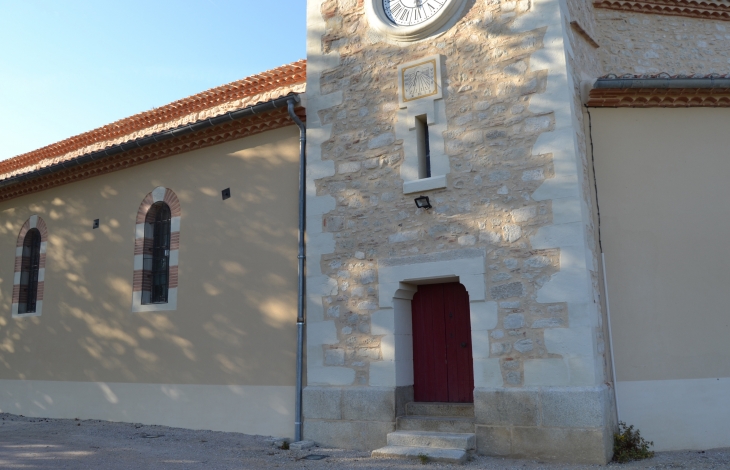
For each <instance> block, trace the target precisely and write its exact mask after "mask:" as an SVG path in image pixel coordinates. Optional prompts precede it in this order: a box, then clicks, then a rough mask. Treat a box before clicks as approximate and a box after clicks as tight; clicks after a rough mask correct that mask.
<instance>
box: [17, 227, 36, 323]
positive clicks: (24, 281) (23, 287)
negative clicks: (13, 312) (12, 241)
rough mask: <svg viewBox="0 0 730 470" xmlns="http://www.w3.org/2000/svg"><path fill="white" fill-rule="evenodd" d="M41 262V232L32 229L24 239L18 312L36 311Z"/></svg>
mask: <svg viewBox="0 0 730 470" xmlns="http://www.w3.org/2000/svg"><path fill="white" fill-rule="evenodd" d="M40 264H41V232H40V231H39V230H38V229H37V228H34V229H30V230H28V233H27V234H26V235H25V238H24V239H23V255H22V259H21V265H20V295H19V299H18V300H19V301H18V313H35V311H36V302H37V301H38V275H39V273H40Z"/></svg>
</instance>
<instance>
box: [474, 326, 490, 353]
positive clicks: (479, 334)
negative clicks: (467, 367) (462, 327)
mask: <svg viewBox="0 0 730 470" xmlns="http://www.w3.org/2000/svg"><path fill="white" fill-rule="evenodd" d="M471 351H472V353H471V354H472V357H473V358H474V359H477V358H478V359H486V358H488V357H489V332H488V331H486V330H481V331H473V330H472V332H471Z"/></svg>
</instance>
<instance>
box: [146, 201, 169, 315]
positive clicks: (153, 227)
mask: <svg viewBox="0 0 730 470" xmlns="http://www.w3.org/2000/svg"><path fill="white" fill-rule="evenodd" d="M170 222H171V216H170V207H169V206H168V205H167V204H165V203H164V202H158V203H155V204H153V205H152V207H150V210H149V212H147V217H146V219H145V223H146V229H145V236H146V237H149V238H147V239H146V240H145V243H144V246H145V250H144V263H143V265H144V270H145V272H144V275H145V276H144V277H145V278H146V279H149V281H148V282H149V285H148V286H146V287H147V288H148V289H149V292H150V296H149V303H153V304H159V303H167V291H168V284H169V282H168V280H169V277H170V233H171V230H170ZM143 290H144V287H143Z"/></svg>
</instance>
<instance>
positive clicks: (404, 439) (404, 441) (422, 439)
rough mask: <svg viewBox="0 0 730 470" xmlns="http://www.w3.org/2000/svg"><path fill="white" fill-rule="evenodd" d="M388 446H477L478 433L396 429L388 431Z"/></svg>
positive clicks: (452, 447) (467, 448)
mask: <svg viewBox="0 0 730 470" xmlns="http://www.w3.org/2000/svg"><path fill="white" fill-rule="evenodd" d="M387 442H388V446H397V447H400V446H403V447H429V448H436V449H462V450H471V449H475V448H476V434H473V433H471V434H470V433H454V432H426V431H395V432H391V433H388V441H387Z"/></svg>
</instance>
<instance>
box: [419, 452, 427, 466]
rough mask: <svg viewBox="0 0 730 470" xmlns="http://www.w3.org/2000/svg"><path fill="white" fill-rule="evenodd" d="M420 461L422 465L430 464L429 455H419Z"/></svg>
mask: <svg viewBox="0 0 730 470" xmlns="http://www.w3.org/2000/svg"><path fill="white" fill-rule="evenodd" d="M418 460H420V461H421V465H426V464H427V463H428V455H426V454H418Z"/></svg>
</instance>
